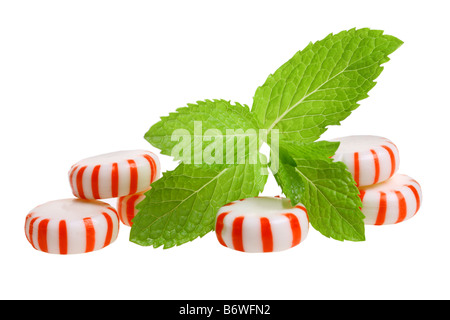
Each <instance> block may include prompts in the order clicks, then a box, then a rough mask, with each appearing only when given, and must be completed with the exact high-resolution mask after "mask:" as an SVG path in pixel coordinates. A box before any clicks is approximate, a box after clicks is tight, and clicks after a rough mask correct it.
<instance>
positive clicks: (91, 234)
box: [83, 218, 95, 252]
mask: <svg viewBox="0 0 450 320" xmlns="http://www.w3.org/2000/svg"><path fill="white" fill-rule="evenodd" d="M83 222H84V226H85V228H86V251H85V252H90V251H94V245H95V228H94V223H93V222H92V219H91V218H84V219H83Z"/></svg>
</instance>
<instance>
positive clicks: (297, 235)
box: [284, 213, 302, 247]
mask: <svg viewBox="0 0 450 320" xmlns="http://www.w3.org/2000/svg"><path fill="white" fill-rule="evenodd" d="M284 215H285V216H286V217H287V218H288V219H289V223H290V224H291V230H292V247H293V246H296V245H298V244H299V243H300V241H301V239H302V230H301V228H300V222H299V221H298V218H297V216H296V215H295V214H293V213H285V214H284Z"/></svg>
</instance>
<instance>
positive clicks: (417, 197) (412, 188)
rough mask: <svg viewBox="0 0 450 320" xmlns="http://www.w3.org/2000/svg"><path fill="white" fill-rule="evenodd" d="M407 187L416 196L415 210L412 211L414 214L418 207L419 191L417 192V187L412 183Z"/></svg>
mask: <svg viewBox="0 0 450 320" xmlns="http://www.w3.org/2000/svg"><path fill="white" fill-rule="evenodd" d="M407 187H408V188H410V189H411V191H412V192H413V193H414V197H415V198H416V212H414V214H416V213H417V211H419V208H420V196H419V192H417V189H416V188H415V187H414V186H413V185H408V186H407Z"/></svg>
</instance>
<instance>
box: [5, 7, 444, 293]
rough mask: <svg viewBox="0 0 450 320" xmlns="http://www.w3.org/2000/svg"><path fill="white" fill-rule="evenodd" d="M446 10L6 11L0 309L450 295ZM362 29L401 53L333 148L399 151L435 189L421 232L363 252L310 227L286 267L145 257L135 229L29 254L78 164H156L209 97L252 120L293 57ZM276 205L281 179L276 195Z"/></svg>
mask: <svg viewBox="0 0 450 320" xmlns="http://www.w3.org/2000/svg"><path fill="white" fill-rule="evenodd" d="M447 2H448V1H426V2H424V1H392V0H391V1H375V2H374V1H371V2H368V1H367V2H363V1H261V0H259V1H222V2H219V1H158V2H157V1H111V0H109V1H92V0H89V1H59V0H58V1H2V2H1V4H0V108H1V109H0V110H1V113H0V133H1V147H2V152H1V157H0V164H1V165H0V194H1V200H2V206H1V212H0V214H1V219H2V220H1V221H0V298H2V299H448V298H450V292H449V289H448V288H449V286H450V271H449V270H450V253H449V252H450V248H449V244H450V239H449V227H450V212H449V206H448V201H449V200H448V198H449V197H448V194H449V187H448V181H449V170H448V167H449V166H448V161H449V159H450V152H449V149H450V145H449V142H448V138H449V123H450V122H449V116H448V112H447V110H448V109H449V107H450V105H449V92H450V86H449V85H450V81H449V73H450V64H449V61H450V59H449V49H450V44H449V41H448V37H449V31H450V20H449V19H448V12H449V10H448V8H446V3H447ZM353 27H357V28H360V27H370V28H374V29H382V30H385V32H386V33H387V34H391V35H394V36H396V37H398V38H400V39H402V40H403V41H404V42H405V44H404V45H403V46H402V47H400V49H398V50H397V51H396V52H395V53H394V54H392V55H391V61H389V62H388V63H386V64H385V69H384V71H383V73H382V74H381V75H380V77H379V78H378V79H377V82H378V84H377V85H376V86H375V88H374V89H372V90H371V92H370V94H369V95H370V97H369V98H368V99H365V100H362V101H361V106H360V107H359V108H358V109H357V110H356V111H354V112H353V114H352V115H351V116H350V117H349V118H347V119H346V120H345V121H343V122H342V125H341V126H335V127H330V129H329V130H328V131H327V132H326V133H325V134H324V135H323V136H322V138H334V137H338V136H345V135H352V134H373V135H380V136H384V137H387V138H389V139H391V140H392V141H393V142H394V143H396V144H397V146H398V148H399V150H400V158H401V164H400V172H401V173H405V174H408V175H410V176H412V177H413V178H415V179H416V180H418V181H419V182H420V183H421V185H422V188H423V196H424V202H423V206H422V208H421V209H420V211H419V213H418V214H417V215H416V216H415V217H414V218H413V219H411V220H408V221H405V222H403V223H400V224H397V225H391V226H378V227H377V226H367V228H366V239H367V240H366V241H365V242H358V243H354V242H347V241H346V242H339V241H335V240H332V239H328V238H325V237H324V236H322V235H321V234H320V233H319V232H317V231H316V230H314V229H311V230H310V232H309V235H308V238H307V239H306V240H305V241H304V242H302V243H301V244H300V245H299V246H297V247H295V248H293V249H290V250H287V251H284V252H280V253H274V254H246V253H241V252H237V251H233V250H230V249H228V248H225V247H222V246H221V245H220V244H219V243H218V241H217V239H216V237H215V234H214V233H209V234H207V235H206V236H205V237H203V238H200V239H197V240H195V241H193V242H190V243H187V244H185V245H182V246H180V247H176V248H172V249H169V250H163V249H162V248H158V249H154V248H152V247H141V246H138V245H136V244H134V243H131V242H129V240H128V236H129V231H130V228H129V227H126V226H124V225H121V229H120V233H119V237H118V239H117V240H116V241H115V242H114V243H112V244H111V245H110V246H108V247H106V248H104V249H102V250H99V251H96V252H91V253H88V254H80V255H69V256H60V255H51V254H46V253H42V252H39V251H36V250H34V249H33V248H32V247H31V245H30V244H29V243H28V242H27V240H26V237H25V234H24V222H25V216H26V214H27V213H28V212H29V211H30V210H31V209H32V208H34V207H35V206H37V205H39V204H42V203H44V202H47V201H50V200H55V199H59V198H68V197H69V198H70V197H72V194H71V191H70V187H69V184H68V178H67V172H68V170H69V168H70V166H71V165H72V164H73V163H75V162H77V161H78V160H81V159H83V158H86V157H89V156H93V155H97V154H101V153H106V152H111V151H117V150H125V149H137V148H144V149H149V150H152V151H157V150H155V149H154V148H153V147H152V146H151V145H149V144H148V143H147V142H146V141H145V140H144V139H143V135H144V133H145V132H146V131H147V130H148V129H149V128H150V126H151V125H152V124H154V123H155V122H157V121H158V120H159V117H160V116H164V115H167V114H168V113H169V112H172V111H174V110H175V109H176V108H179V107H183V106H185V105H186V103H190V102H195V101H197V100H204V99H227V100H231V101H238V102H240V103H245V104H248V105H251V104H252V98H253V94H254V91H255V90H256V88H257V87H258V86H259V85H261V84H262V83H263V82H264V81H265V79H266V77H267V76H268V75H269V74H270V73H272V72H273V71H275V70H276V69H277V68H278V67H279V66H280V65H281V64H282V63H284V62H285V61H286V60H288V59H289V58H290V57H291V56H292V55H293V54H294V53H295V52H296V51H298V50H300V49H303V48H304V47H305V46H306V45H307V44H308V42H310V41H317V40H320V39H322V38H324V37H325V36H326V35H328V34H329V33H332V32H333V33H336V32H339V31H341V30H346V29H350V28H353ZM160 159H161V161H162V164H163V168H164V170H171V169H173V168H174V166H175V163H174V162H172V160H171V158H169V157H166V156H161V158H160ZM279 193H280V189H279V187H278V186H277V185H276V183H275V181H274V179H273V178H272V177H271V178H270V179H269V182H268V184H267V186H266V189H265V191H264V194H266V195H276V194H279ZM108 201H109V202H110V203H112V204H115V202H114V200H108Z"/></svg>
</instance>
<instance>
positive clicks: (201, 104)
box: [144, 100, 259, 164]
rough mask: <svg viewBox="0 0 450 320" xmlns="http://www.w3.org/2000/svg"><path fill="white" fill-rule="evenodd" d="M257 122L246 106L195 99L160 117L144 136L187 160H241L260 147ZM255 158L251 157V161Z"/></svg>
mask: <svg viewBox="0 0 450 320" xmlns="http://www.w3.org/2000/svg"><path fill="white" fill-rule="evenodd" d="M257 130H258V123H257V122H256V120H255V118H254V116H253V114H252V113H251V112H250V110H249V108H248V106H246V105H241V104H239V103H236V104H231V103H230V102H229V101H225V100H206V101H198V102H197V103H196V104H188V106H187V107H183V108H179V109H177V110H176V112H173V113H170V114H169V116H166V117H161V121H159V122H157V123H156V124H154V125H153V126H152V127H151V128H150V130H148V132H147V133H146V134H145V136H144V137H145V139H146V140H147V141H148V142H150V143H151V144H152V145H153V146H154V147H156V148H159V149H160V150H161V153H162V154H165V155H169V156H173V157H174V160H181V161H182V162H184V163H188V164H201V163H206V164H212V163H219V164H222V163H228V164H231V163H244V162H245V157H246V156H247V155H248V154H249V153H250V152H249V151H250V149H252V150H253V151H254V152H253V153H252V156H255V155H256V154H257V151H258V150H259V140H258V132H257ZM241 143H243V144H242V146H244V147H240V148H238V146H240V145H241ZM250 163H256V160H255V159H253V162H250Z"/></svg>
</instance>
